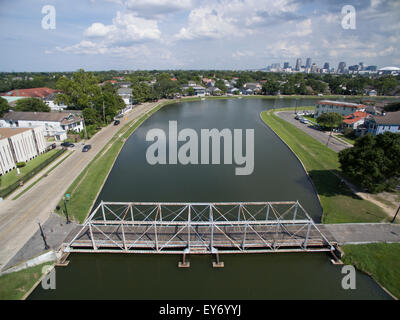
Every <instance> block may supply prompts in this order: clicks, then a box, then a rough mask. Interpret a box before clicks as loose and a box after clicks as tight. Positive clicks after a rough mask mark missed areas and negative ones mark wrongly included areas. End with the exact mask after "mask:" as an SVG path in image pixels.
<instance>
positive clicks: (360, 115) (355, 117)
mask: <svg viewBox="0 0 400 320" xmlns="http://www.w3.org/2000/svg"><path fill="white" fill-rule="evenodd" d="M368 116H369V114H368V113H366V112H361V111H356V112H353V113H352V114H350V115H348V116H347V117H346V118H345V119H344V120H343V122H344V123H346V124H353V123H356V122H358V121H360V120H362V119H365V118H366V117H368Z"/></svg>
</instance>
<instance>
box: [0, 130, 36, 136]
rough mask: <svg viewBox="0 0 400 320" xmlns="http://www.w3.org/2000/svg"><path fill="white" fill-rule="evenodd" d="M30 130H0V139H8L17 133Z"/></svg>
mask: <svg viewBox="0 0 400 320" xmlns="http://www.w3.org/2000/svg"><path fill="white" fill-rule="evenodd" d="M29 130H32V129H30V128H0V139H4V138H10V137H12V136H15V135H17V134H19V133H22V132H25V131H29Z"/></svg>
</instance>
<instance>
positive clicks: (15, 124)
mask: <svg viewBox="0 0 400 320" xmlns="http://www.w3.org/2000/svg"><path fill="white" fill-rule="evenodd" d="M83 126H84V124H83V118H82V116H81V115H80V114H78V113H73V112H14V111H11V112H8V113H6V114H5V115H4V116H3V118H2V119H0V127H3V128H36V127H44V128H45V136H46V137H54V138H55V140H56V141H63V140H65V139H67V133H68V131H69V130H73V131H75V132H81V131H82V130H84V127H83Z"/></svg>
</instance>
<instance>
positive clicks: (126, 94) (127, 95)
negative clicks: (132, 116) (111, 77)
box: [118, 88, 132, 106]
mask: <svg viewBox="0 0 400 320" xmlns="http://www.w3.org/2000/svg"><path fill="white" fill-rule="evenodd" d="M118 95H119V96H120V97H121V98H122V100H124V102H125V105H127V106H129V105H131V104H132V89H130V88H119V89H118Z"/></svg>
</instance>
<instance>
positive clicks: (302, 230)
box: [64, 202, 334, 254]
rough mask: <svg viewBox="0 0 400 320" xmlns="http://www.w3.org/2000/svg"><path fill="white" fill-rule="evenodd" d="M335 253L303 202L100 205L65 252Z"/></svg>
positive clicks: (130, 203) (116, 203)
mask: <svg viewBox="0 0 400 320" xmlns="http://www.w3.org/2000/svg"><path fill="white" fill-rule="evenodd" d="M333 249H334V248H333V244H332V243H331V242H330V241H329V240H328V239H327V238H326V237H325V235H324V234H322V233H321V231H320V230H319V229H318V227H317V225H316V224H315V223H314V221H313V220H312V219H311V217H310V216H309V215H308V213H307V212H306V210H305V209H304V208H303V207H302V206H301V204H300V203H299V202H251V203H250V202H245V203H139V202H101V203H100V204H99V205H98V207H97V208H96V209H95V210H94V211H93V212H92V214H91V215H90V216H89V217H88V219H87V220H86V221H85V223H84V224H83V225H82V227H81V228H80V230H79V232H77V234H76V235H75V236H74V237H73V238H72V240H71V241H69V243H67V244H65V249H64V251H65V252H98V253H111V252H120V253H150V254H155V253H156V254H182V253H183V254H213V253H229V254H232V253H264V252H321V251H332V250H333Z"/></svg>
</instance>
